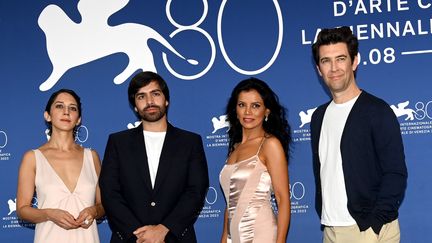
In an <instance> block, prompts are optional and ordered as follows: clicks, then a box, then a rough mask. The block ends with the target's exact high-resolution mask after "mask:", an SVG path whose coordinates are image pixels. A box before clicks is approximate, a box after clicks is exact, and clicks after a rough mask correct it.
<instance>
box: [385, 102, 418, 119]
mask: <svg viewBox="0 0 432 243" xmlns="http://www.w3.org/2000/svg"><path fill="white" fill-rule="evenodd" d="M408 105H409V101H408V100H407V101H405V102H402V103H399V104H398V105H397V107H396V106H394V105H391V106H390V108H391V109H392V110H393V112H394V113H395V115H396V116H397V117H401V116H406V118H405V121H407V120H411V121H412V120H414V114H415V113H416V112H415V111H414V110H413V109H411V108H406V107H407V106H408Z"/></svg>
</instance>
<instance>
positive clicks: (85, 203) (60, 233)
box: [34, 148, 99, 243]
mask: <svg viewBox="0 0 432 243" xmlns="http://www.w3.org/2000/svg"><path fill="white" fill-rule="evenodd" d="M34 153H35V156H36V182H35V184H36V194H37V200H38V208H40V209H43V208H57V209H63V210H66V211H68V212H69V213H71V214H72V215H73V216H74V217H75V218H77V217H78V214H79V212H80V211H81V210H83V209H84V208H86V207H89V206H93V205H94V203H95V197H96V185H97V182H98V177H97V174H96V171H95V167H94V163H93V156H92V153H91V150H90V149H87V148H86V149H84V161H83V165H82V168H81V173H80V175H79V178H78V182H77V185H76V188H75V190H74V191H73V192H70V191H69V189H68V188H67V187H66V185H65V184H64V182H63V181H62V180H61V178H60V177H59V176H58V175H57V173H56V172H55V171H54V169H53V168H52V167H51V165H50V164H49V163H48V161H47V159H46V158H45V156H44V155H43V154H42V152H41V151H40V150H38V149H36V150H34ZM34 242H35V243H99V235H98V231H97V224H96V221H93V224H92V225H91V226H90V227H89V228H88V229H84V228H81V227H80V228H78V229H72V230H65V229H63V228H61V227H59V226H57V225H56V224H54V223H53V222H52V221H45V222H43V223H38V224H36V229H35V238H34Z"/></svg>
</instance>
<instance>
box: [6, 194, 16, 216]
mask: <svg viewBox="0 0 432 243" xmlns="http://www.w3.org/2000/svg"><path fill="white" fill-rule="evenodd" d="M7 203H8V206H9V213H8V216H9V215H11V213H13V212H15V211H16V198H15V200H12V199H9V200H8V201H7Z"/></svg>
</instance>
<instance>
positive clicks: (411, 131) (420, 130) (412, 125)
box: [390, 100, 432, 135]
mask: <svg viewBox="0 0 432 243" xmlns="http://www.w3.org/2000/svg"><path fill="white" fill-rule="evenodd" d="M410 103H412V102H410V101H409V100H407V101H404V102H401V103H398V104H397V105H390V108H391V109H392V110H393V112H394V113H395V115H396V117H398V118H399V119H403V120H402V121H400V122H399V125H400V130H401V134H402V135H422V134H431V133H432V101H426V102H423V101H418V102H416V103H415V105H414V108H412V107H409V105H410Z"/></svg>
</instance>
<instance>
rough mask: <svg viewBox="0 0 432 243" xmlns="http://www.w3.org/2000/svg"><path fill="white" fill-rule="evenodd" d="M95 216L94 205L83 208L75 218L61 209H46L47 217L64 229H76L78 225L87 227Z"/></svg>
mask: <svg viewBox="0 0 432 243" xmlns="http://www.w3.org/2000/svg"><path fill="white" fill-rule="evenodd" d="M96 216H97V212H96V209H95V208H94V207H87V208H85V209H83V210H82V211H81V212H80V213H79V215H78V217H77V218H75V217H74V216H73V215H72V214H71V213H69V212H68V211H65V210H62V209H49V211H48V219H49V220H51V221H52V222H54V223H55V224H56V225H58V226H60V227H62V228H63V229H66V230H70V229H77V228H79V227H82V228H84V229H88V228H89V227H90V226H91V225H92V224H93V221H94V219H95V218H96Z"/></svg>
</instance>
